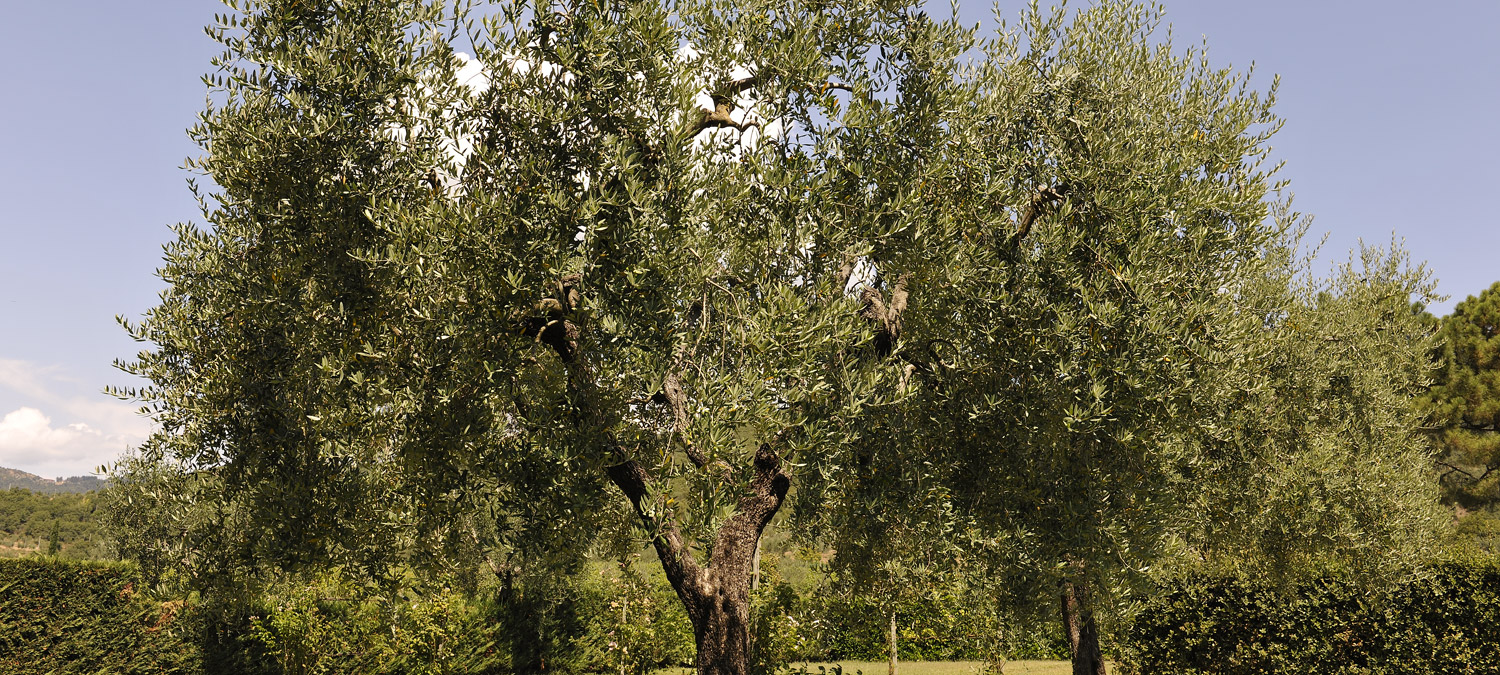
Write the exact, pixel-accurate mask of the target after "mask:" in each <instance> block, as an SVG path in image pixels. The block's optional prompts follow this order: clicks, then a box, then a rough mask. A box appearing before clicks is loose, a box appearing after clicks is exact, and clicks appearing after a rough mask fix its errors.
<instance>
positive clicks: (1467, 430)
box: [1424, 283, 1500, 546]
mask: <svg viewBox="0 0 1500 675" xmlns="http://www.w3.org/2000/svg"><path fill="white" fill-rule="evenodd" d="M1439 336H1440V338H1441V340H1442V352H1441V355H1442V356H1441V359H1440V364H1441V367H1440V368H1439V370H1438V371H1437V373H1436V377H1435V382H1434V383H1433V387H1432V391H1431V392H1430V393H1428V395H1427V396H1426V397H1425V401H1424V402H1425V403H1426V405H1427V406H1428V409H1429V410H1430V412H1431V415H1432V419H1433V423H1434V424H1435V425H1436V426H1437V427H1438V429H1437V433H1438V443H1439V447H1440V455H1439V457H1438V474H1439V476H1440V480H1441V484H1442V487H1443V492H1444V496H1445V497H1446V499H1447V500H1448V501H1450V502H1451V503H1453V504H1454V505H1456V506H1457V507H1458V508H1460V509H1461V510H1462V511H1464V512H1468V514H1467V515H1465V516H1464V517H1462V518H1460V520H1459V528H1460V530H1462V531H1464V532H1465V533H1467V534H1470V535H1473V536H1474V537H1475V538H1477V539H1479V540H1490V541H1493V539H1494V538H1495V537H1496V536H1497V535H1500V514H1497V513H1496V510H1495V509H1496V505H1497V504H1500V433H1497V431H1496V429H1497V427H1496V425H1497V423H1500V283H1496V284H1494V285H1492V286H1490V287H1489V288H1487V289H1485V290H1484V291H1483V292H1481V293H1480V294H1479V295H1478V296H1469V297H1468V298H1467V299H1465V300H1464V301H1463V302H1460V303H1458V305H1457V306H1455V307H1454V308H1453V313H1452V314H1449V315H1448V316H1445V317H1443V319H1442V322H1441V329H1440V331H1439ZM1471 518H1472V520H1471ZM1491 546H1493V544H1491Z"/></svg>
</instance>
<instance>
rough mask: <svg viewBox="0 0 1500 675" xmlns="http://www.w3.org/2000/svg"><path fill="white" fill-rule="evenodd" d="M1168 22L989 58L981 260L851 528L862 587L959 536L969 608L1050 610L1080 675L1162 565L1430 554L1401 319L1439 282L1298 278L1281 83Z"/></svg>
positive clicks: (960, 141)
mask: <svg viewBox="0 0 1500 675" xmlns="http://www.w3.org/2000/svg"><path fill="white" fill-rule="evenodd" d="M1159 19H1160V17H1159V15H1158V14H1157V10H1155V8H1150V7H1145V6H1141V5H1138V4H1134V3H1128V2H1103V3H1098V4H1096V5H1094V6H1092V7H1090V8H1088V9H1085V10H1082V11H1079V12H1077V13H1076V15H1071V16H1070V15H1069V14H1068V13H1066V12H1065V10H1063V9H1060V8H1059V9H1055V10H1050V11H1042V10H1038V9H1036V8H1033V9H1032V10H1030V11H1028V12H1024V13H1023V15H1022V19H1021V21H1020V23H1019V25H1018V28H1017V29H1016V31H1015V32H1006V33H1002V34H1001V35H999V36H998V37H997V38H995V39H994V40H991V41H989V42H988V43H986V44H985V46H984V52H985V58H984V60H983V62H982V63H981V64H980V65H978V66H977V67H976V71H975V72H974V73H973V74H972V81H973V83H974V87H975V89H974V91H973V101H974V104H973V107H972V108H971V109H969V110H967V111H965V112H964V113H963V114H962V115H961V116H960V117H961V118H962V119H961V121H958V120H955V121H954V122H953V123H952V126H951V129H952V135H953V138H951V139H949V142H948V144H947V145H946V147H947V148H949V152H950V156H949V158H948V161H949V163H950V166H952V167H955V169H956V170H962V171H965V172H969V173H970V174H971V175H980V176H984V177H985V181H984V182H983V183H982V184H979V185H976V183H975V182H972V181H971V182H969V183H962V182H961V181H955V182H952V183H950V184H962V185H963V186H964V187H965V188H971V189H969V190H968V191H966V192H964V193H961V194H955V195H953V196H952V197H951V198H950V200H951V203H952V207H951V208H952V209H953V211H954V212H955V216H954V219H955V220H956V221H957V222H960V223H962V227H961V230H960V232H961V234H960V235H959V236H958V238H957V240H958V241H961V242H963V244H962V246H963V248H962V250H961V252H960V253H959V254H958V255H955V256H954V260H955V263H954V264H953V265H952V266H950V267H949V268H947V269H946V274H948V279H947V283H936V284H928V285H924V286H923V287H922V291H923V292H922V294H921V295H919V296H914V299H913V302H912V306H911V308H910V309H909V310H908V311H907V313H906V315H905V324H904V326H905V333H904V337H903V341H904V342H903V345H902V348H903V350H904V352H901V353H903V354H906V355H909V356H910V357H911V359H910V360H911V361H912V366H913V370H912V381H913V386H912V390H911V393H910V395H909V396H908V397H906V398H904V399H902V400H901V401H900V402H899V403H898V404H895V405H890V406H884V407H880V408H876V409H874V410H873V411H872V413H873V415H872V417H873V418H874V419H873V421H872V422H870V424H871V425H872V427H876V428H880V429H883V430H884V431H885V434H884V436H883V437H881V436H873V435H867V436H866V438H867V439H868V440H867V442H864V443H862V444H859V445H858V446H857V449H856V450H855V451H853V454H852V457H854V458H855V460H854V461H855V462H856V463H857V465H858V466H860V467H861V468H865V469H866V470H865V472H864V473H863V474H862V475H861V479H860V480H859V481H857V482H855V484H854V485H851V486H848V487H846V489H845V491H844V493H843V494H845V495H848V496H849V498H848V499H844V500H837V499H834V500H833V501H834V503H836V504H839V508H837V509H833V510H831V511H830V512H829V514H830V516H831V518H832V522H831V524H829V525H828V534H829V536H830V537H831V539H832V540H833V541H834V542H836V543H835V544H834V546H835V548H837V549H839V550H840V552H841V553H843V552H849V553H852V554H853V555H852V556H850V559H846V561H845V562H844V563H843V564H847V565H850V566H853V567H855V568H861V567H863V568H866V571H867V573H870V572H873V573H877V574H878V568H876V569H873V570H872V569H869V568H870V567H871V566H870V565H868V564H866V562H865V561H868V560H874V561H881V560H883V559H886V558H890V557H892V556H894V557H897V558H909V557H910V553H909V549H910V548H911V546H910V544H909V542H907V543H903V542H902V541H892V538H893V537H897V536H898V535H900V534H901V533H904V532H912V533H917V534H915V535H914V536H916V537H918V538H932V537H934V536H941V537H946V538H947V539H948V540H949V541H952V542H955V543H956V544H957V546H958V548H959V549H960V551H962V553H960V554H955V555H949V556H945V557H944V559H945V560H949V561H951V562H954V563H955V564H962V565H967V566H969V567H970V568H971V569H972V570H974V573H975V574H977V575H979V576H981V577H988V579H983V580H981V581H979V582H977V583H975V584H974V586H975V587H977V588H989V589H991V591H990V592H992V593H994V594H995V595H996V597H997V598H999V599H1002V600H1003V601H1005V602H1008V603H1025V602H1028V601H1030V600H1033V599H1036V598H1038V597H1039V596H1040V597H1049V598H1050V600H1051V602H1054V603H1057V604H1056V605H1054V606H1055V607H1058V608H1059V610H1060V614H1061V616H1062V619H1063V623H1064V629H1065V633H1066V637H1067V639H1068V642H1069V645H1070V647H1071V649H1072V652H1073V661H1074V672H1076V673H1102V672H1103V659H1102V656H1101V653H1100V647H1099V629H1098V627H1097V625H1096V623H1097V622H1096V620H1095V615H1096V613H1100V612H1102V613H1105V614H1106V615H1110V614H1113V613H1114V612H1113V608H1114V607H1115V606H1120V605H1124V604H1125V602H1126V601H1128V599H1129V598H1130V595H1131V593H1132V592H1134V589H1139V588H1141V587H1142V584H1143V583H1144V582H1146V581H1148V580H1149V578H1150V573H1151V570H1152V569H1153V568H1155V567H1157V566H1161V565H1170V564H1171V563H1172V561H1175V560H1181V559H1183V558H1185V557H1188V556H1192V557H1194V558H1200V559H1201V558H1204V557H1208V556H1222V557H1228V556H1229V555H1232V554H1230V553H1227V551H1231V550H1232V551H1235V552H1245V551H1251V550H1260V551H1265V552H1267V554H1268V555H1269V552H1272V551H1274V552H1277V553H1280V554H1283V557H1284V558H1286V557H1296V556H1297V555H1314V554H1315V553H1319V552H1321V553H1325V554H1327V553H1331V552H1333V551H1334V550H1335V549H1337V548H1338V547H1340V546H1345V545H1349V544H1354V545H1355V547H1356V548H1358V549H1359V550H1361V551H1365V552H1375V551H1378V550H1380V549H1381V547H1382V546H1385V545H1387V544H1394V546H1393V548H1392V549H1391V550H1399V551H1402V552H1410V551H1412V550H1415V549H1418V548H1420V545H1421V542H1423V541H1425V540H1426V538H1425V537H1424V533H1426V532H1429V531H1430V527H1429V525H1430V520H1429V518H1430V514H1431V510H1430V505H1431V500H1430V491H1428V490H1426V489H1424V488H1423V484H1424V483H1423V480H1424V478H1423V472H1422V470H1421V467H1422V466H1423V461H1424V459H1423V458H1424V452H1425V450H1424V446H1423V444H1422V443H1421V442H1420V438H1418V437H1417V436H1415V435H1414V433H1415V423H1416V420H1415V419H1414V418H1413V417H1412V416H1411V415H1410V414H1409V405H1408V403H1409V399H1410V397H1411V396H1412V395H1413V391H1415V388H1419V387H1420V386H1421V383H1422V381H1423V378H1424V377H1425V371H1424V370H1423V368H1422V360H1421V358H1419V357H1418V356H1417V355H1419V354H1420V353H1422V350H1423V349H1425V345H1426V342H1425V340H1426V336H1425V334H1424V333H1422V332H1421V331H1420V330H1419V329H1418V328H1417V326H1416V324H1415V323H1414V321H1415V318H1414V316H1412V315H1411V312H1409V311H1406V312H1405V314H1403V313H1402V311H1405V309H1406V308H1407V307H1408V306H1409V303H1410V302H1411V301H1412V300H1413V299H1419V298H1421V297H1425V296H1424V294H1430V292H1431V287H1430V284H1428V283H1427V282H1426V281H1425V280H1424V278H1423V276H1422V274H1421V273H1420V272H1419V271H1416V272H1413V271H1410V270H1408V269H1407V268H1406V267H1404V266H1403V263H1404V259H1403V258H1401V257H1400V256H1399V255H1395V256H1392V257H1389V258H1380V257H1376V258H1373V259H1370V260H1367V261H1366V262H1368V263H1369V264H1368V266H1366V267H1364V268H1358V267H1356V268H1350V269H1345V270H1344V271H1341V272H1340V273H1339V275H1338V276H1337V277H1336V279H1335V280H1334V281H1332V282H1330V283H1329V284H1328V285H1327V286H1322V285H1318V282H1314V281H1309V282H1305V283H1307V284H1309V285H1307V286H1303V285H1301V284H1302V283H1304V282H1298V281H1297V278H1298V277H1297V275H1296V272H1297V269H1296V267H1295V265H1294V264H1293V262H1294V261H1295V256H1294V255H1291V254H1290V253H1289V251H1294V250H1295V248H1296V246H1297V243H1296V242H1298V241H1300V239H1298V237H1297V236H1296V235H1297V234H1298V233H1299V232H1300V230H1299V227H1298V225H1297V222H1296V219H1295V218H1294V217H1293V216H1292V215H1291V214H1289V213H1285V212H1284V209H1282V208H1281V206H1282V204H1281V202H1280V200H1279V197H1278V196H1277V194H1276V190H1278V189H1280V188H1281V185H1279V184H1276V183H1273V173H1274V167H1269V166H1266V165H1265V164H1264V160H1265V157H1266V153H1267V152H1268V150H1269V144H1268V143H1269V140H1270V138H1271V135H1272V134H1273V133H1274V131H1275V130H1276V129H1277V128H1278V126H1279V121H1278V120H1277V118H1276V117H1274V115H1273V114H1272V112H1271V109H1272V105H1273V102H1274V93H1275V90H1274V87H1273V88H1272V90H1271V91H1270V92H1269V93H1267V94H1259V93H1256V92H1254V91H1252V90H1251V89H1250V88H1249V75H1248V74H1243V73H1235V72H1233V71H1232V70H1228V69H1220V68H1216V67H1214V66H1212V65H1211V64H1210V62H1209V60H1208V58H1207V55H1206V54H1205V53H1204V52H1203V51H1201V50H1196V49H1194V50H1188V51H1186V52H1178V51H1176V50H1175V49H1174V46H1173V45H1172V43H1171V42H1170V40H1165V39H1162V38H1160V37H1159V36H1158V35H1157V34H1156V30H1155V29H1156V27H1157V25H1158V21H1159ZM1360 275H1364V276H1360ZM1325 291H1326V292H1325ZM1288 322H1290V323H1288ZM1340 322H1342V328H1340V329H1339V330H1337V331H1334V330H1333V327H1334V326H1335V325H1339V324H1340ZM1312 325H1318V326H1320V327H1321V328H1320V329H1319V330H1323V331H1324V333H1318V334H1317V335H1316V336H1314V335H1312V334H1311V333H1307V332H1299V331H1307V330H1309V327H1310V326H1312ZM1325 337H1327V338H1328V339H1327V340H1326V341H1325V340H1324V338H1325ZM1391 344H1400V345H1401V346H1400V347H1399V348H1395V349H1393V348H1391ZM1334 385H1338V386H1340V387H1343V388H1342V389H1338V391H1331V390H1330V387H1332V386H1334ZM1252 400H1253V401H1255V403H1251V401H1252ZM912 448H920V449H921V451H922V453H921V456H920V457H917V458H915V459H920V460H921V461H913V460H914V456H913V455H912V450H911V449H912ZM1361 457H1367V459H1362V460H1356V458H1361ZM1381 486H1385V487H1384V488H1382V487H1381ZM898 502H899V503H902V504H916V505H920V506H921V508H919V509H916V510H913V509H912V508H907V507H901V508H893V504H894V503H898ZM1408 544H1410V545H1408ZM1257 547H1259V548H1257ZM1309 551H1311V553H1309ZM1293 552H1296V553H1295V554H1294V553H1293ZM1375 557H1378V556H1375ZM887 564H888V563H887Z"/></svg>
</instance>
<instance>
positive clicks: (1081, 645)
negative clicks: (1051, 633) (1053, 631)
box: [1060, 582, 1105, 675]
mask: <svg viewBox="0 0 1500 675" xmlns="http://www.w3.org/2000/svg"><path fill="white" fill-rule="evenodd" d="M1060 604H1061V606H1062V621H1063V633H1064V635H1065V637H1067V639H1068V652H1069V655H1070V656H1071V657H1072V660H1073V675H1105V673H1104V656H1103V655H1102V654H1101V653H1100V651H1099V628H1098V626H1097V625H1096V624H1095V623H1094V612H1093V609H1092V608H1091V607H1090V606H1089V597H1088V589H1087V587H1086V586H1085V585H1084V583H1083V582H1075V583H1065V584H1063V590H1062V597H1061V603H1060Z"/></svg>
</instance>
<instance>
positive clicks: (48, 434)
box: [0, 407, 131, 478]
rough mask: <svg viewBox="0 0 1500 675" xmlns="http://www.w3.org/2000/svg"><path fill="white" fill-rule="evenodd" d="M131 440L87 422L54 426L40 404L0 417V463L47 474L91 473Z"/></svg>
mask: <svg viewBox="0 0 1500 675" xmlns="http://www.w3.org/2000/svg"><path fill="white" fill-rule="evenodd" d="M130 442H131V441H130V439H127V438H125V437H122V436H120V435H118V434H105V433H104V432H102V431H100V430H98V429H95V428H93V427H90V426H89V425H87V424H83V423H73V424H66V425H60V426H53V425H52V419H51V418H49V417H47V416H46V415H45V414H43V413H42V411H40V410H37V409H36V408H28V407H22V408H20V409H17V410H14V411H12V412H10V413H7V414H6V415H5V417H4V418H0V466H5V467H8V468H14V469H20V470H22V471H28V472H30V473H34V474H37V475H39V476H43V477H47V478H53V477H59V476H72V475H84V474H88V473H91V472H92V470H93V467H95V466H98V465H100V464H105V463H108V462H109V461H112V460H113V459H114V458H115V457H117V456H119V454H120V452H121V451H123V450H125V449H126V447H127V446H129V445H130Z"/></svg>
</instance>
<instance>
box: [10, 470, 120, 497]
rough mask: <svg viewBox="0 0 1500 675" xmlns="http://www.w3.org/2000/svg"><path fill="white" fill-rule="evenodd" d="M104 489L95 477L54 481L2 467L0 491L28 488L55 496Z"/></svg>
mask: <svg viewBox="0 0 1500 675" xmlns="http://www.w3.org/2000/svg"><path fill="white" fill-rule="evenodd" d="M103 487H104V481H103V480H101V479H99V478H98V477H95V476H73V477H72V478H64V479H61V480H53V479H51V478H42V477H41V476H38V475H36V474H30V473H26V472H25V471H19V470H17V469H7V468H5V467H0V490H9V489H11V488H26V489H27V490H31V491H32V492H39V493H44V494H54V493H58V492H72V493H77V492H92V491H94V490H98V489H101V488H103Z"/></svg>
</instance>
